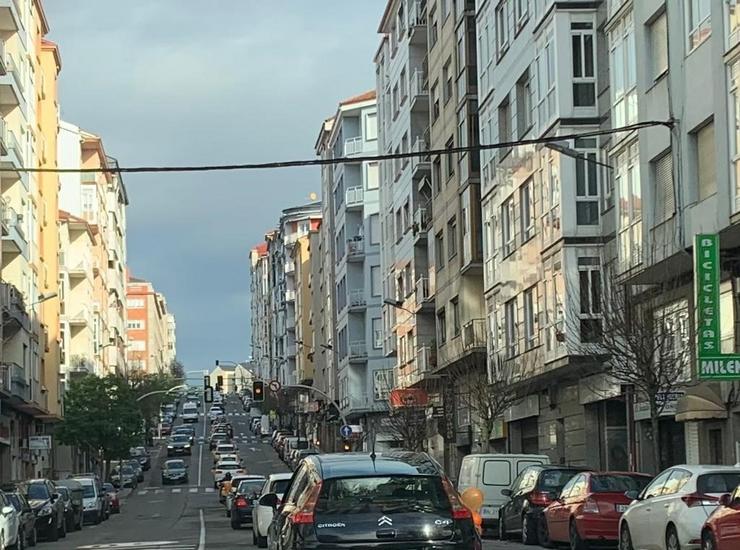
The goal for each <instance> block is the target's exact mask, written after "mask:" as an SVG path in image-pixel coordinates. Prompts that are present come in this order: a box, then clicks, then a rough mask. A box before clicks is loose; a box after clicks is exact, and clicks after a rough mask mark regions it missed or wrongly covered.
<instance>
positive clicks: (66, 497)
mask: <svg viewBox="0 0 740 550" xmlns="http://www.w3.org/2000/svg"><path fill="white" fill-rule="evenodd" d="M57 492H58V493H59V494H60V495H61V499H62V502H63V503H64V521H65V522H66V523H67V531H74V529H75V520H76V518H75V510H74V507H73V506H72V493H70V491H69V489H67V488H66V487H57Z"/></svg>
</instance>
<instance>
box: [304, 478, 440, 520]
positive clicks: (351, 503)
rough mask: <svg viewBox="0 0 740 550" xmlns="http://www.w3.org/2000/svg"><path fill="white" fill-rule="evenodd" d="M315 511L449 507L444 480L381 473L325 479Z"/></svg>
mask: <svg viewBox="0 0 740 550" xmlns="http://www.w3.org/2000/svg"><path fill="white" fill-rule="evenodd" d="M316 511H317V512H319V513H325V514H364V513H380V514H389V513H392V512H405V511H415V512H432V513H434V512H436V513H445V512H449V511H450V500H449V498H447V494H446V493H445V491H444V488H443V487H442V480H441V479H440V478H438V477H429V476H378V477H362V478H346V479H332V480H328V481H325V482H324V485H323V486H322V488H321V494H320V495H319V501H318V504H317V506H316Z"/></svg>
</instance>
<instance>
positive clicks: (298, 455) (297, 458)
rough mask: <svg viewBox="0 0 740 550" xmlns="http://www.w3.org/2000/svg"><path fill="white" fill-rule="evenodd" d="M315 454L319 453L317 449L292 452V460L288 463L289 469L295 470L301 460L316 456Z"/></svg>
mask: <svg viewBox="0 0 740 550" xmlns="http://www.w3.org/2000/svg"><path fill="white" fill-rule="evenodd" d="M317 454H319V451H318V450H317V449H298V450H296V451H294V454H293V458H292V460H291V463H290V467H291V468H292V469H294V470H295V469H296V468H297V467H298V465H299V464H300V463H301V460H303V459H304V458H306V457H307V456H311V455H317Z"/></svg>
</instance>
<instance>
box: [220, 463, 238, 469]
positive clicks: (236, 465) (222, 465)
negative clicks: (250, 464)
mask: <svg viewBox="0 0 740 550" xmlns="http://www.w3.org/2000/svg"><path fill="white" fill-rule="evenodd" d="M240 468H241V466H239V465H238V464H221V465H220V466H219V467H218V469H219V470H239V469H240Z"/></svg>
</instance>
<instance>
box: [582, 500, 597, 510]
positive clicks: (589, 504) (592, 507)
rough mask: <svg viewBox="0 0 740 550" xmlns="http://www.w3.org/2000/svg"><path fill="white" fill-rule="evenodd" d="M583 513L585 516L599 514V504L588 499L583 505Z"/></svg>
mask: <svg viewBox="0 0 740 550" xmlns="http://www.w3.org/2000/svg"><path fill="white" fill-rule="evenodd" d="M583 513H584V514H598V513H599V505H598V503H597V502H596V501H595V500H594V499H592V498H589V499H587V500H586V502H585V503H584V504H583Z"/></svg>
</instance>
